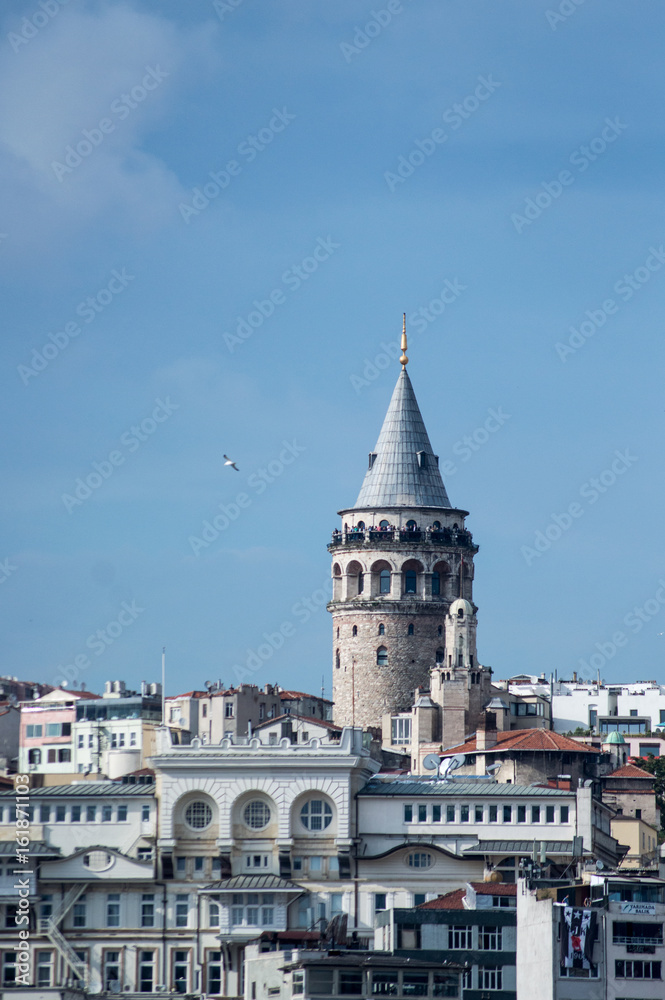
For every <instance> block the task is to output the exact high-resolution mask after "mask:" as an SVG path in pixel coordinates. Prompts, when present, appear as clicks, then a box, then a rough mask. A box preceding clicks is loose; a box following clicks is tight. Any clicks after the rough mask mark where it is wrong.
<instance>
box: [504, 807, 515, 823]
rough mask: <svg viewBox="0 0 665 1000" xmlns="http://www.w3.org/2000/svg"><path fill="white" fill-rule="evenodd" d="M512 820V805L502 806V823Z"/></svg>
mask: <svg viewBox="0 0 665 1000" xmlns="http://www.w3.org/2000/svg"><path fill="white" fill-rule="evenodd" d="M512 821H513V807H512V806H504V807H503V822H504V823H512Z"/></svg>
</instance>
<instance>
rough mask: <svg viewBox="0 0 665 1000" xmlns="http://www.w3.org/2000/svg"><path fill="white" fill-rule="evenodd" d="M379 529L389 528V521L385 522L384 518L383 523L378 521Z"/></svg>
mask: <svg viewBox="0 0 665 1000" xmlns="http://www.w3.org/2000/svg"><path fill="white" fill-rule="evenodd" d="M379 527H380V528H389V527H390V521H386V520H385V518H384V519H383V521H379Z"/></svg>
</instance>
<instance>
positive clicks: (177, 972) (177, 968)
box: [173, 949, 189, 993]
mask: <svg viewBox="0 0 665 1000" xmlns="http://www.w3.org/2000/svg"><path fill="white" fill-rule="evenodd" d="M173 985H174V986H175V988H176V991H177V992H178V993H186V992H187V990H188V988H189V952H188V951H181V950H180V949H178V950H176V951H174V952H173Z"/></svg>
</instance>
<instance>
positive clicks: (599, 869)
mask: <svg viewBox="0 0 665 1000" xmlns="http://www.w3.org/2000/svg"><path fill="white" fill-rule="evenodd" d="M604 867H605V865H604V864H603V862H602V861H596V869H597V870H598V871H599V872H601V871H602V870H603V868H604Z"/></svg>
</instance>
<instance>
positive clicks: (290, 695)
mask: <svg viewBox="0 0 665 1000" xmlns="http://www.w3.org/2000/svg"><path fill="white" fill-rule="evenodd" d="M279 696H280V698H281V699H282V700H283V701H293V700H294V699H298V698H314V700H315V701H316V700H318V701H327V702H328V703H329V704H330V705H332V702H331V701H330V699H329V698H322V697H321V695H318V694H307V693H306V692H305V691H280V692H279Z"/></svg>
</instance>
